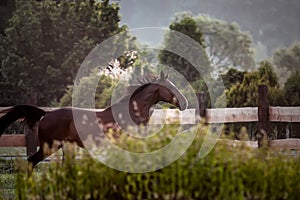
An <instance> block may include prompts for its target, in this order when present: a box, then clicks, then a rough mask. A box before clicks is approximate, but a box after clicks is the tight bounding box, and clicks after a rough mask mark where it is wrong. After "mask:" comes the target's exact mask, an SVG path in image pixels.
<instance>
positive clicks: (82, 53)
mask: <svg viewBox="0 0 300 200" xmlns="http://www.w3.org/2000/svg"><path fill="white" fill-rule="evenodd" d="M118 11H119V7H118V6H117V5H116V4H110V3H109V1H108V0H104V1H102V2H99V1H97V2H96V1H90V0H76V1H75V0H71V1H61V2H60V3H56V2H54V1H52V0H45V1H42V2H37V1H35V0H28V1H22V0H19V1H17V2H16V11H15V12H14V13H13V16H12V18H11V19H10V20H9V27H8V28H7V29H6V30H5V35H4V36H1V38H0V42H1V43H0V58H1V62H0V80H1V81H0V91H1V93H0V98H1V103H2V104H9V105H11V104H18V103H26V102H27V103H28V102H29V103H34V104H38V105H41V106H47V105H49V104H50V103H51V102H52V101H57V100H58V99H60V98H61V97H62V95H63V94H64V92H65V88H66V87H67V85H70V84H72V83H73V80H74V78H75V76H76V73H77V70H78V68H79V67H80V64H81V62H82V61H83V59H84V58H85V57H86V55H87V54H88V53H89V52H90V51H91V50H92V49H93V48H94V47H95V45H96V44H98V43H101V42H102V41H103V40H105V39H107V38H108V37H110V36H112V35H114V34H116V33H119V32H121V31H123V30H125V27H119V21H120V17H119V16H118Z"/></svg>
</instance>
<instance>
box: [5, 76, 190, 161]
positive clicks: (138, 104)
mask: <svg viewBox="0 0 300 200" xmlns="http://www.w3.org/2000/svg"><path fill="white" fill-rule="evenodd" d="M159 101H164V102H168V103H171V104H173V105H174V106H176V107H178V108H179V109H180V110H184V109H186V108H187V100H186V98H185V97H184V96H183V95H182V94H181V93H180V91H179V90H178V89H177V88H176V87H175V86H174V84H173V83H171V82H170V81H169V80H167V77H166V76H164V74H163V73H161V76H160V79H158V80H155V81H154V82H153V83H147V84H144V85H142V86H140V87H137V88H136V90H135V91H134V92H133V94H130V95H127V96H125V97H124V98H122V99H121V100H120V101H119V102H118V103H116V104H113V105H112V106H110V107H108V108H107V109H105V110H103V111H101V112H95V111H90V110H86V109H79V108H72V107H69V108H60V109H57V110H53V111H49V112H46V111H44V110H42V109H40V108H37V107H35V106H30V105H17V106H15V107H12V108H10V109H8V110H6V111H4V112H5V113H6V114H5V115H4V116H3V117H2V118H0V136H1V134H2V133H3V131H4V130H5V128H6V127H8V126H9V125H10V124H11V123H13V122H14V121H16V120H17V119H20V118H24V119H25V122H26V123H27V124H28V125H29V127H31V128H33V126H34V125H35V124H36V123H38V124H39V125H38V140H39V145H40V148H39V150H38V151H37V152H36V153H35V154H34V155H32V156H30V157H29V158H28V161H29V162H30V163H31V164H32V166H35V165H36V164H37V163H38V162H40V161H42V160H43V159H45V158H46V157H47V156H49V155H51V154H52V153H53V152H55V151H57V150H58V149H59V148H61V147H62V142H63V141H68V142H72V143H76V144H77V145H78V146H79V147H82V148H84V144H83V142H82V141H83V140H84V139H86V138H87V137H88V136H89V134H92V135H95V134H98V131H99V128H100V130H102V132H103V133H105V132H107V131H108V130H109V129H110V128H113V129H114V127H124V126H132V125H141V124H142V125H146V124H147V123H148V121H149V119H150V116H151V114H152V112H151V107H152V106H153V105H155V104H157V103H158V102H159ZM93 119H96V120H93ZM49 149H51V151H49Z"/></svg>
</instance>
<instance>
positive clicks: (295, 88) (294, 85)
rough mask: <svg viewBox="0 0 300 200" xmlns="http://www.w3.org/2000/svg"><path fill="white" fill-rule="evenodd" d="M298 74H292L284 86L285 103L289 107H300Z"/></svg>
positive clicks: (299, 77) (299, 75)
mask: <svg viewBox="0 0 300 200" xmlns="http://www.w3.org/2000/svg"><path fill="white" fill-rule="evenodd" d="M299 83H300V74H299V72H298V71H297V72H296V73H293V74H292V75H291V76H290V77H289V78H288V79H287V81H286V83H285V84H284V91H285V97H286V101H287V102H288V105H289V106H300V84H299Z"/></svg>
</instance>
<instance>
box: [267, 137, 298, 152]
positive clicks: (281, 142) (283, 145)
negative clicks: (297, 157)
mask: <svg viewBox="0 0 300 200" xmlns="http://www.w3.org/2000/svg"><path fill="white" fill-rule="evenodd" d="M269 142H270V143H269V144H270V147H271V148H275V149H286V150H288V149H297V150H300V139H296V138H290V139H277V140H270V141H269Z"/></svg>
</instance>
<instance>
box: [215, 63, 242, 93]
mask: <svg viewBox="0 0 300 200" xmlns="http://www.w3.org/2000/svg"><path fill="white" fill-rule="evenodd" d="M245 74H246V72H242V71H239V70H237V69H235V68H230V69H229V70H228V71H227V72H226V73H225V74H221V76H220V77H219V79H221V80H222V81H223V83H224V86H225V89H230V88H231V87H232V86H233V85H235V84H237V83H241V82H242V81H243V79H244V76H245Z"/></svg>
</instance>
